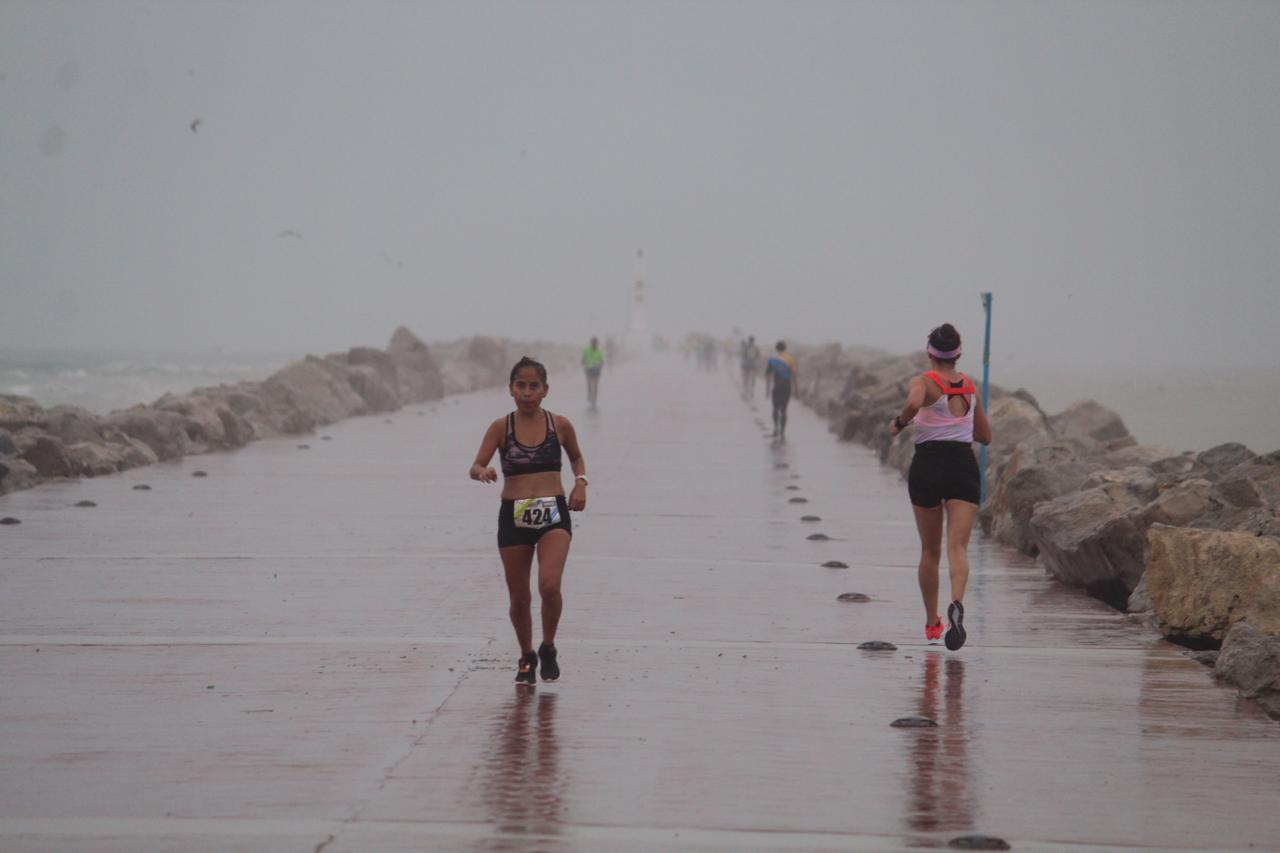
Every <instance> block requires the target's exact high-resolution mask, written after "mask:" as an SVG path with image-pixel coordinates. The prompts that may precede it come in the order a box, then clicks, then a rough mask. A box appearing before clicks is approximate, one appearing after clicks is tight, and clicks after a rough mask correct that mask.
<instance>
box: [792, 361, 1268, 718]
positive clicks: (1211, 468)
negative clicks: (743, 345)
mask: <svg viewBox="0 0 1280 853" xmlns="http://www.w3.org/2000/svg"><path fill="white" fill-rule="evenodd" d="M793 351H794V352H795V354H796V356H797V358H798V359H799V362H800V377H801V386H800V387H799V388H798V389H797V396H798V397H799V398H800V399H801V400H802V401H803V402H805V403H807V404H808V405H810V406H811V407H812V408H814V409H815V410H817V411H818V412H820V413H821V414H823V415H824V416H826V417H827V418H828V420H829V422H830V426H831V429H832V430H833V431H834V432H836V433H837V434H838V435H839V436H840V437H841V438H842V439H845V440H848V441H858V442H861V443H863V444H866V445H868V446H870V447H871V448H873V449H875V450H876V451H877V452H878V453H879V455H880V459H881V461H883V462H884V463H885V464H886V465H889V466H891V467H893V468H896V469H897V470H898V471H899V472H901V473H902V474H903V475H904V476H905V475H906V472H907V468H908V467H909V466H910V464H911V455H912V445H911V440H910V437H909V436H902V437H900V438H898V439H896V440H895V439H894V438H892V437H890V435H889V429H888V424H889V421H890V420H892V418H893V417H894V415H896V414H897V413H898V412H899V411H900V410H901V407H902V402H903V400H904V399H905V398H906V393H907V384H908V383H909V382H910V380H911V379H912V378H913V377H914V376H917V375H918V374H919V373H921V372H922V371H923V370H927V369H928V365H929V362H928V359H927V357H926V356H925V354H924V352H916V353H911V354H908V355H887V354H884V353H878V354H877V353H869V352H867V351H866V350H851V349H847V348H844V347H840V346H838V345H830V346H824V347H816V348H806V347H793ZM989 394H990V400H991V402H990V412H989V415H990V418H991V422H992V429H993V432H994V441H993V442H992V445H991V447H990V448H989V449H988V457H987V474H986V484H985V486H986V501H985V503H984V504H983V506H982V509H981V511H980V514H979V519H980V522H981V524H982V528H983V530H984V531H985V532H986V533H987V534H988V535H990V536H993V537H995V538H996V539H997V540H998V541H1000V542H1002V543H1004V544H1006V545H1009V546H1012V547H1014V548H1017V549H1018V550H1020V551H1023V552H1024V553H1026V554H1029V555H1032V556H1037V557H1038V558H1039V559H1040V561H1041V562H1042V563H1043V564H1044V566H1045V567H1046V568H1047V569H1048V571H1049V572H1050V573H1051V574H1053V576H1054V577H1056V578H1057V579H1059V580H1061V581H1062V582H1063V583H1066V584H1070V585H1071V586H1076V587H1081V588H1083V589H1085V590H1087V591H1088V592H1089V593H1090V594H1091V595H1094V596H1096V597H1098V598H1101V599H1103V600H1104V601H1107V602H1108V603H1110V604H1112V605H1113V606H1115V607H1117V608H1118V609H1121V610H1127V611H1128V612H1131V613H1136V614H1138V615H1139V616H1140V618H1143V619H1146V620H1148V621H1150V622H1151V623H1152V624H1153V625H1155V626H1157V627H1158V628H1159V630H1160V631H1161V632H1162V633H1163V634H1164V635H1165V636H1166V637H1168V638H1170V639H1172V640H1175V641H1177V642H1180V643H1183V644H1185V645H1189V646H1192V647H1193V648H1217V647H1219V646H1220V645H1221V646H1222V647H1223V649H1224V650H1225V649H1226V648H1227V642H1228V639H1229V637H1230V636H1231V632H1232V631H1233V630H1234V628H1235V626H1236V625H1239V624H1242V623H1247V625H1248V626H1250V630H1253V631H1255V632H1259V633H1260V634H1261V636H1264V637H1273V638H1274V637H1277V636H1280V516H1278V515H1277V510H1278V509H1280V451H1275V452H1273V453H1270V454H1267V455H1259V454H1257V453H1254V452H1253V451H1251V450H1250V449H1249V448H1247V447H1245V446H1243V445H1241V444H1236V443H1229V444H1222V445H1219V446H1217V447H1214V448H1212V449H1210V450H1206V451H1204V452H1203V453H1198V454H1197V453H1192V452H1178V451H1175V450H1173V449H1171V448H1167V447H1163V446H1160V445H1149V444H1140V443H1139V442H1138V441H1137V440H1136V439H1135V438H1134V437H1133V436H1132V435H1130V433H1129V430H1128V429H1127V428H1126V427H1125V425H1124V421H1123V419H1122V418H1121V417H1120V416H1119V415H1118V414H1117V413H1116V412H1113V411H1111V410H1109V409H1107V408H1106V407H1104V406H1101V405H1099V404H1098V403H1096V402H1094V401H1092V400H1083V401H1080V402H1077V403H1075V404H1073V405H1071V406H1069V407H1067V408H1066V409H1065V410H1063V411H1062V412H1058V413H1056V414H1049V413H1047V412H1045V411H1043V410H1042V409H1041V408H1040V406H1039V404H1038V403H1037V402H1036V399H1035V397H1034V396H1032V395H1031V394H1030V393H1029V392H1027V391H1025V390H1022V389H1019V390H1016V391H1008V390H1007V389H1003V388H1000V387H997V386H995V385H992V386H991V388H990V391H989ZM1242 642H1243V641H1242ZM1277 642H1280V641H1277ZM1254 645H1255V646H1257V645H1258V644H1254ZM1251 648H1253V647H1252V646H1251ZM1258 648H1263V649H1266V648H1270V649H1272V651H1271V652H1269V654H1271V657H1270V658H1268V657H1267V654H1264V653H1263V652H1256V653H1253V654H1252V657H1251V658H1250V660H1251V661H1253V663H1251V664H1250V667H1251V668H1250V669H1249V672H1250V675H1249V684H1255V683H1257V682H1258V675H1257V669H1258V667H1259V666H1261V665H1262V664H1258V663H1257V660H1262V661H1266V660H1271V661H1273V662H1274V663H1275V666H1276V668H1275V669H1274V670H1273V671H1272V677H1273V679H1276V680H1274V681H1273V682H1270V683H1271V684H1272V687H1271V688H1268V689H1271V690H1273V693H1272V694H1268V695H1273V696H1274V695H1275V691H1276V689H1277V688H1276V685H1277V684H1280V656H1277V655H1276V654H1275V652H1274V649H1275V645H1274V644H1273V645H1272V646H1269V647H1268V646H1265V644H1264V645H1262V646H1258ZM1224 653H1225V651H1224ZM1236 657H1240V656H1239V655H1237V656H1236ZM1231 659H1234V658H1231ZM1221 660H1222V658H1221V656H1220V657H1219V661H1221ZM1242 669H1243V668H1242V667H1240V666H1232V667H1227V668H1225V669H1224V668H1223V667H1222V666H1219V667H1218V669H1217V671H1216V672H1217V674H1218V676H1219V677H1221V678H1224V679H1227V680H1234V681H1235V683H1237V684H1239V685H1241V686H1242V689H1252V688H1245V687H1244V686H1243V685H1244V682H1243V681H1240V680H1238V679H1236V676H1235V675H1233V673H1237V672H1239V671H1242ZM1261 689H1262V688H1259V690H1261ZM1264 692H1265V691H1264ZM1258 695H1262V693H1259V694H1258ZM1273 705H1274V707H1277V708H1280V699H1275V700H1274V701H1273ZM1268 711H1269V712H1272V711H1271V708H1270V707H1269V708H1268ZM1272 713H1274V712H1272Z"/></svg>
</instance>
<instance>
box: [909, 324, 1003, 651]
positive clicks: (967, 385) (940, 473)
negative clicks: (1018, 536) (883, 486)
mask: <svg viewBox="0 0 1280 853" xmlns="http://www.w3.org/2000/svg"><path fill="white" fill-rule="evenodd" d="M927 350H928V353H929V361H930V362H931V363H932V365H933V370H930V371H928V372H927V373H924V374H923V375H921V376H917V377H915V378H914V379H912V380H911V384H910V385H909V386H908V388H907V402H906V404H905V405H904V406H903V407H902V412H901V414H899V415H898V416H897V417H895V418H894V419H893V421H891V422H890V424H889V434H890V435H892V436H895V437H896V436H897V435H898V434H899V433H901V432H902V430H904V429H906V427H907V426H909V425H911V423H912V422H913V421H914V423H915V434H914V435H913V439H914V441H915V446H916V448H915V455H914V456H913V457H912V459H911V469H910V471H909V472H908V474H907V492H908V494H909V495H910V496H911V509H912V512H914V513H915V518H916V530H917V532H918V533H919V534H920V567H919V575H918V576H919V581H920V597H921V598H922V599H923V600H924V613H925V627H924V634H925V639H926V640H928V641H929V642H937V641H938V640H939V639H941V638H942V636H943V628H942V617H941V616H939V615H938V565H939V563H940V562H941V560H942V532H943V522H944V520H945V523H946V533H947V568H948V569H949V572H950V575H951V604H950V605H949V606H948V607H947V621H948V623H949V625H948V628H947V631H946V637H945V642H946V645H947V648H948V649H951V650H952V651H955V650H957V649H959V648H960V647H961V646H963V645H964V641H965V637H966V634H965V629H964V603H963V602H964V590H965V585H966V584H967V583H968V580H969V555H968V548H969V535H970V533H972V532H973V522H974V520H975V519H976V518H977V516H978V503H979V500H980V498H979V494H980V484H979V481H978V477H979V475H978V463H977V461H976V460H975V459H974V456H973V442H974V441H977V442H979V443H981V444H990V443H991V423H990V421H988V420H987V413H986V412H985V411H983V409H982V398H981V397H980V396H979V395H978V393H977V389H976V388H975V387H974V385H973V382H971V381H970V380H969V377H967V376H965V375H964V374H963V373H960V372H958V371H957V370H956V360H957V359H959V358H960V333H959V332H957V331H956V330H955V327H954V326H952V325H951V324H950V323H944V324H943V325H941V326H938V327H937V328H936V329H934V330H933V331H931V332H930V333H929V342H928V347H927Z"/></svg>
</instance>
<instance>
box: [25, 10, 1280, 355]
mask: <svg viewBox="0 0 1280 853" xmlns="http://www.w3.org/2000/svg"><path fill="white" fill-rule="evenodd" d="M1278 43H1280V6H1277V5H1263V4H1246V3H1226V4H1200V3H1176V4H1170V3H1154V2H1153V3H1128V4H1114V5H1108V4H1090V5H1078V4H1067V3H1059V4H1036V5H1020V4H997V3H964V4H916V3H913V4H879V3H865V4H832V3H813V4H803V5H784V4H769V3H763V4H762V3H732V4H730V3H708V4H674V3H673V4H645V5H636V6H619V5H600V6H594V5H576V4H539V5H536V6H535V5H506V4H503V5H498V4H493V5H474V4H465V5H464V4H457V5H431V6H408V5H388V4H372V5H370V6H368V7H365V6H357V5H348V4H334V3H324V4H298V3H269V4H262V5H253V4H234V5H233V4H184V5H165V4H150V3H124V2H111V3H101V4H93V5H70V4H48V3H9V4H6V5H5V6H4V7H3V8H0V113H3V115H4V116H5V121H4V122H3V125H0V181H2V182H3V185H4V186H5V187H6V193H5V204H4V205H3V207H2V208H0V299H2V300H3V304H4V306H5V310H4V311H3V312H0V349H15V348H68V349H99V348H102V349H122V350H134V351H211V350H212V351H227V352H271V353H296V354H299V355H301V354H302V353H304V352H315V353H323V352H329V351H334V350H341V349H346V348H347V347H350V346H353V345H357V344H365V345H375V346H385V344H386V341H387V339H388V338H389V337H390V335H391V332H392V331H393V330H394V329H395V327H396V326H398V325H406V326H408V327H409V328H411V329H412V330H413V331H414V332H415V333H416V334H418V335H419V336H420V337H421V338H423V339H424V340H427V341H433V340H448V339H453V338H458V337H462V336H466V335H471V334H494V335H500V336H504V337H512V338H519V339H526V340H533V339H547V340H557V341H566V342H578V341H583V340H585V339H586V338H587V337H589V336H590V335H593V334H596V335H600V336H601V337H604V336H606V335H609V334H620V333H621V332H622V329H623V324H624V321H625V310H626V299H627V292H628V287H629V286H630V284H631V282H632V281H633V280H634V279H635V278H636V277H637V276H643V277H644V279H645V281H646V284H647V286H648V291H649V299H650V301H649V326H650V328H651V330H652V331H653V332H654V333H656V334H665V335H667V336H670V337H673V338H678V337H679V336H681V335H682V334H684V333H685V332H686V331H689V330H704V331H708V332H711V333H714V334H717V335H721V336H724V335H727V334H728V333H729V331H730V329H732V328H734V327H738V328H740V329H741V330H742V332H743V333H744V334H754V335H756V337H757V339H758V340H761V341H771V340H773V339H776V338H787V339H790V340H795V341H798V342H803V343H812V344H818V343H824V342H840V343H845V344H864V345H868V346H875V347H880V348H883V349H885V350H887V351H889V352H895V353H896V352H906V351H909V350H914V349H918V348H920V347H921V346H922V344H923V340H924V336H925V334H926V333H927V331H928V329H929V328H930V327H932V326H934V325H937V324H938V323H940V322H943V321H950V322H953V323H955V324H956V325H957V326H958V327H959V328H960V330H961V332H962V334H963V335H964V336H965V340H966V346H967V349H968V352H969V354H970V355H969V359H970V361H969V364H970V366H971V367H976V365H977V363H978V361H979V358H978V355H977V353H978V352H979V350H980V342H981V308H980V305H979V297H978V294H979V293H980V292H981V291H984V290H990V291H992V292H993V293H994V295H995V306H994V318H995V322H994V329H993V350H994V353H995V354H994V355H993V362H994V363H996V364H999V363H1001V362H1002V361H1003V362H1010V361H1017V362H1020V363H1024V364H1032V363H1042V362H1048V361H1057V362H1064V363H1070V364H1080V365H1099V364H1124V365H1127V366H1133V367H1152V366H1156V365H1185V364H1198V365H1209V366H1219V367H1244V366H1255V365H1264V364H1268V363H1272V362H1274V356H1272V355H1271V352H1270V343H1271V340H1270V339H1271V335H1272V333H1271V326H1272V323H1273V322H1274V319H1273V318H1274V317H1275V316H1277V314H1278V313H1280V287H1278V286H1277V284H1280V282H1277V275H1276V273H1277V270H1278V269H1280V241H1277V240H1276V238H1275V235H1276V234H1278V233H1280V165H1277V161H1276V157H1275V154H1274V152H1275V151H1277V150H1280V108H1278V107H1280V96H1277V92H1280V53H1278V52H1277V51H1276V50H1275V45H1276V44H1278ZM637 250H643V252H644V258H643V265H642V266H640V265H638V264H637V259H636V252H637Z"/></svg>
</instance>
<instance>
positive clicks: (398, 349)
mask: <svg viewBox="0 0 1280 853" xmlns="http://www.w3.org/2000/svg"><path fill="white" fill-rule="evenodd" d="M387 356H388V357H389V358H390V359H391V362H392V364H394V365H395V367H396V382H397V388H398V391H399V395H400V399H401V400H403V401H404V402H406V403H422V402H425V401H427V400H437V399H439V398H440V397H443V396H444V377H442V376H441V375H440V365H439V363H438V362H437V361H436V359H435V358H433V357H432V355H431V352H430V351H429V350H428V349H427V345H426V344H425V343H423V342H422V341H421V340H419V339H418V336H417V335H415V334H414V333H413V332H411V331H409V330H408V329H406V328H405V327H404V326H401V327H400V328H398V329H396V330H395V332H394V333H393V334H392V335H391V342H390V343H389V344H387Z"/></svg>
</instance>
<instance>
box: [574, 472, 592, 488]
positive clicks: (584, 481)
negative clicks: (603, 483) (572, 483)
mask: <svg viewBox="0 0 1280 853" xmlns="http://www.w3.org/2000/svg"><path fill="white" fill-rule="evenodd" d="M573 479H574V480H581V481H582V485H584V486H590V485H591V481H590V480H588V479H587V475H586V474H579V475H578V476H576V477H574V478H573Z"/></svg>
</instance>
